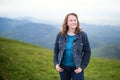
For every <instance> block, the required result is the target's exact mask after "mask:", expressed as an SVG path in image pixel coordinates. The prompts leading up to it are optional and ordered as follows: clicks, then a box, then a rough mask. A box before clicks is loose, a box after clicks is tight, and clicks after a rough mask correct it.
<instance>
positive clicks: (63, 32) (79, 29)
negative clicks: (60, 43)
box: [61, 13, 82, 36]
mask: <svg viewBox="0 0 120 80" xmlns="http://www.w3.org/2000/svg"><path fill="white" fill-rule="evenodd" d="M70 15H74V16H75V17H76V18H77V27H76V30H75V34H78V33H80V32H81V31H82V30H81V28H80V23H79V20H78V16H77V14H75V13H69V14H67V15H66V17H65V19H64V22H63V25H62V30H61V35H62V36H64V35H66V34H67V31H68V25H67V21H68V17H69V16H70Z"/></svg>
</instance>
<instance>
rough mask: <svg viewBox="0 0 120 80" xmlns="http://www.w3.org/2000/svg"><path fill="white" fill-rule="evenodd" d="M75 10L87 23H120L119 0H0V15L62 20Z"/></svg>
mask: <svg viewBox="0 0 120 80" xmlns="http://www.w3.org/2000/svg"><path fill="white" fill-rule="evenodd" d="M70 12H75V13H77V14H78V16H79V21H80V22H84V23H89V24H103V25H104V24H108V25H120V0H0V16H1V17H10V18H17V17H18V18H19V17H33V18H36V19H40V20H48V21H53V22H63V19H64V17H65V15H66V14H67V13H70Z"/></svg>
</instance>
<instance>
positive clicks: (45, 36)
mask: <svg viewBox="0 0 120 80" xmlns="http://www.w3.org/2000/svg"><path fill="white" fill-rule="evenodd" d="M81 27H82V29H83V31H85V32H86V33H87V35H88V38H89V41H90V45H91V48H92V49H93V52H97V51H98V53H96V54H93V55H95V56H96V55H97V54H98V56H99V54H100V55H101V53H104V54H102V56H104V55H109V54H108V53H107V51H105V50H107V49H109V46H113V45H114V48H117V47H118V46H119V45H120V41H119V40H120V35H119V34H120V26H109V25H94V24H84V23H81ZM59 30H60V24H58V26H57V24H56V23H55V25H54V24H52V23H51V24H48V23H46V24H45V23H36V22H31V21H29V20H26V19H21V20H16V19H9V18H0V36H1V37H7V38H11V39H15V40H21V41H24V42H29V43H32V44H36V45H40V46H43V47H46V48H49V49H53V47H54V42H55V38H56V35H57V33H58V32H59ZM116 45H117V46H116ZM103 46H107V47H104V48H105V50H103ZM101 47H102V49H101ZM119 49H120V48H118V51H119ZM96 50H97V51H96ZM100 50H101V52H100ZM102 50H103V51H102ZM111 50H112V49H111V48H110V50H109V52H112V51H111ZM114 50H115V49H114ZM118 51H117V52H118ZM105 53H106V54H105ZM112 54H113V53H111V55H112ZM118 55H120V54H118Z"/></svg>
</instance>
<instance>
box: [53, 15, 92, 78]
mask: <svg viewBox="0 0 120 80" xmlns="http://www.w3.org/2000/svg"><path fill="white" fill-rule="evenodd" d="M90 55H91V50H90V46H89V41H88V38H87V35H86V33H85V32H83V31H82V30H81V28H80V24H79V20H78V16H77V14H75V13H69V14H68V15H66V17H65V19H64V23H63V26H62V30H61V32H59V34H58V35H57V37H56V42H55V47H54V66H55V68H56V70H57V71H58V72H59V74H60V78H61V80H71V79H72V80H84V69H85V68H86V67H87V65H88V63H89V60H90Z"/></svg>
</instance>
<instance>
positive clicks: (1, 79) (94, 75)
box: [0, 38, 120, 80]
mask: <svg viewBox="0 0 120 80" xmlns="http://www.w3.org/2000/svg"><path fill="white" fill-rule="evenodd" d="M119 63H120V60H110V59H103V58H99V59H98V58H92V59H91V61H90V64H89V66H88V67H87V69H85V79H86V80H120V76H119V75H120V64H119ZM0 80H59V76H58V73H57V72H56V71H55V70H54V68H53V52H52V51H51V50H48V49H45V48H43V47H39V46H35V45H32V44H28V43H23V42H19V41H16V40H9V39H5V38H0Z"/></svg>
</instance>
